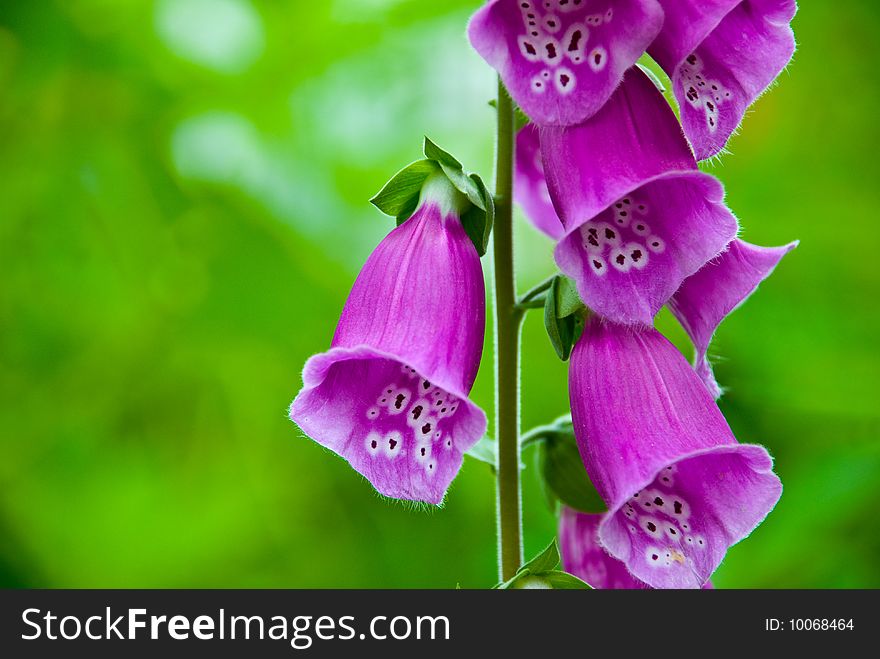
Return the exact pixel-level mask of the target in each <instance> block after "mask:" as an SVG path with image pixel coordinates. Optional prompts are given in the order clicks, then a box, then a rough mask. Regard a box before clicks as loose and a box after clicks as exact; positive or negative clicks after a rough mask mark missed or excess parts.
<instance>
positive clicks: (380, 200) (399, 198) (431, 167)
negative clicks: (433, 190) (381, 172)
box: [370, 160, 438, 224]
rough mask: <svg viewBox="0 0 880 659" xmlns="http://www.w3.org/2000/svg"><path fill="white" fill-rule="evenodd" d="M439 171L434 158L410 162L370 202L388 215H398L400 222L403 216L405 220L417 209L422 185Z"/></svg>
mask: <svg viewBox="0 0 880 659" xmlns="http://www.w3.org/2000/svg"><path fill="white" fill-rule="evenodd" d="M437 171H438V166H437V163H436V162H434V161H432V160H417V161H416V162H414V163H410V164H409V165H407V166H406V167H404V168H403V169H401V170H400V171H399V172H397V173H396V174H395V175H394V176H392V177H391V180H390V181H388V183H386V184H385V185H384V186H383V188H382V189H381V190H380V191H379V192H378V193H377V194H376V196H374V197H373V198H372V199H370V203H371V204H373V205H374V206H375V207H376V208H378V209H379V210H380V211H382V212H383V213H385V214H386V215H391V216H392V217H397V218H398V220H399V221H398V224H399V223H400V218H401V216H404V217H403V219H404V220H405V219H406V218H407V217H409V216H410V215H411V214H412V212H413V211H414V210H415V209H416V206H417V205H418V203H419V196H420V194H421V191H422V185H423V184H424V183H425V181H426V180H427V178H428V177H429V176H431V175H432V174H434V173H436V172H437Z"/></svg>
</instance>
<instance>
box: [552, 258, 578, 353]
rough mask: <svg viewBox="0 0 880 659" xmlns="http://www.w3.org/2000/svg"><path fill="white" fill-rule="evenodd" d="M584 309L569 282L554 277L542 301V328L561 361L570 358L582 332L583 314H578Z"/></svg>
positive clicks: (561, 277)
mask: <svg viewBox="0 0 880 659" xmlns="http://www.w3.org/2000/svg"><path fill="white" fill-rule="evenodd" d="M584 309H585V307H584V304H583V302H581V301H580V298H579V297H578V295H577V290H576V289H575V285H574V284H573V283H572V282H571V280H569V279H568V278H567V277H563V276H561V275H560V276H557V277H555V278H554V279H553V283H552V284H551V285H550V289H549V290H548V291H547V295H546V297H545V299H544V327H545V328H546V330H547V336H548V337H549V338H550V343H551V344H552V345H553V349H554V350H555V351H556V354H557V355H559V358H560V359H561V360H562V361H566V360H568V358H569V357H570V356H571V350H572V348H573V347H574V344H575V343H577V340H578V339H579V338H580V336H581V333H582V332H583V330H584V314H583V313H579V312H581V311H583V310H584Z"/></svg>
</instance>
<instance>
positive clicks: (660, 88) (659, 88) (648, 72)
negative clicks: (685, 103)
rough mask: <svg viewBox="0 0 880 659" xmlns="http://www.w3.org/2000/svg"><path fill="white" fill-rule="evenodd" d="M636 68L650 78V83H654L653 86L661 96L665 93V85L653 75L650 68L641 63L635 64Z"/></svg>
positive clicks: (658, 77)
mask: <svg viewBox="0 0 880 659" xmlns="http://www.w3.org/2000/svg"><path fill="white" fill-rule="evenodd" d="M636 66H637V67H639V70H640V71H641V72H642V73H644V74H645V75H646V76H648V78H650V80H651V82H653V83H654V86H655V87H656V88H657V91H659V92H660V93H661V94H665V93H666V85H664V84H663V81H662V80H660V76H658V75H657V74H656V73H654V72H653V71H652V70H651V69H650V68H648V67H647V66H646V65H644V64H642V63H641V62H636Z"/></svg>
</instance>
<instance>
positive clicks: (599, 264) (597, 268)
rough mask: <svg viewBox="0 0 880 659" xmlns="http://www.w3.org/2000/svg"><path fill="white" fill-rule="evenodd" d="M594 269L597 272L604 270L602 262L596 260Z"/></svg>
mask: <svg viewBox="0 0 880 659" xmlns="http://www.w3.org/2000/svg"><path fill="white" fill-rule="evenodd" d="M593 267H594V268H596V270H601V269H602V262H601V261H596V260H594V261H593Z"/></svg>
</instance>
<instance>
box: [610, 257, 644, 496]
mask: <svg viewBox="0 0 880 659" xmlns="http://www.w3.org/2000/svg"><path fill="white" fill-rule="evenodd" d="M614 260H615V261H617V265H623V264H624V263H626V257H625V256H624V255H623V254H618V255H617V256H616V257H615V258H614ZM645 505H647V506H650V505H651V504H649V503H648V504H645Z"/></svg>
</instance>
